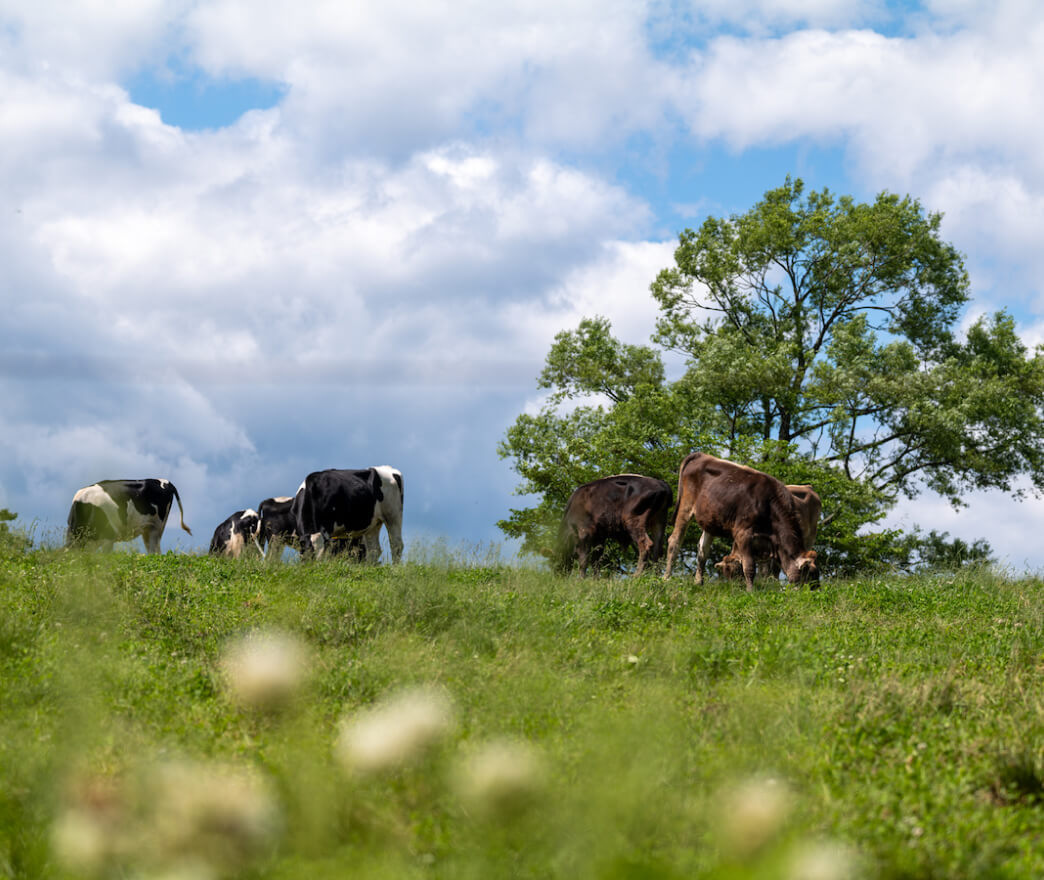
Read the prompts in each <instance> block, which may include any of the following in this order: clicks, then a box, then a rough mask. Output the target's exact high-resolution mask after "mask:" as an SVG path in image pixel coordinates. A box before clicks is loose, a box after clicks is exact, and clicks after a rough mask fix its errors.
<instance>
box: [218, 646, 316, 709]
mask: <svg viewBox="0 0 1044 880" xmlns="http://www.w3.org/2000/svg"><path fill="white" fill-rule="evenodd" d="M306 658H307V651H306V649H305V646H304V644H303V643H302V642H301V640H300V639H298V638H297V637H296V636H292V635H288V634H286V633H279V632H258V633H250V634H248V635H245V636H243V637H241V638H239V639H236V640H235V641H233V642H231V643H230V644H229V645H228V647H227V648H226V649H225V652H224V655H223V656H222V658H221V670H222V673H223V680H224V684H225V688H226V690H227V692H228V694H229V696H230V697H231V698H232V699H233V701H235V702H236V703H238V704H239V705H241V706H244V707H248V708H252V709H266V710H271V709H278V708H280V707H282V706H284V705H286V704H287V703H289V702H290V701H291V700H292V699H293V698H294V696H296V694H297V693H298V691H299V690H300V688H301V685H302V684H303V682H304V680H305V677H306V667H307V659H306Z"/></svg>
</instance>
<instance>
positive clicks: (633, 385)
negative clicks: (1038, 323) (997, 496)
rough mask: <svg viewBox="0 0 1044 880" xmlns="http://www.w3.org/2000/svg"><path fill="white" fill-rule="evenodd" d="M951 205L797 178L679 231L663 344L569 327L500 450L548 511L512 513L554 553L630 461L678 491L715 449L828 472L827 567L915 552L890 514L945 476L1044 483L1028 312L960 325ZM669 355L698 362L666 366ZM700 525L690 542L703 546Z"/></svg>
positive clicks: (590, 324) (970, 485) (600, 326)
mask: <svg viewBox="0 0 1044 880" xmlns="http://www.w3.org/2000/svg"><path fill="white" fill-rule="evenodd" d="M940 219H941V218H940V216H939V215H938V214H926V213H925V212H924V211H923V209H922V208H921V206H920V204H919V203H918V202H917V201H916V200H914V199H911V198H909V197H904V198H900V197H898V196H896V195H892V194H889V193H882V194H881V195H879V196H878V197H877V198H876V199H875V200H873V202H871V203H867V204H863V203H857V202H856V201H854V200H853V199H852V198H850V197H848V196H842V197H840V198H835V197H834V196H833V195H832V194H831V193H830V192H828V191H826V190H824V191H822V192H818V193H816V192H812V193H807V194H806V193H805V191H804V187H803V184H802V182H801V181H800V180H795V181H792V180H790V179H789V178H788V179H787V181H786V182H785V184H784V185H783V186H782V187H779V188H778V189H775V190H771V191H769V192H767V193H766V194H765V196H764V198H763V199H762V200H761V201H760V202H758V203H757V204H756V205H755V206H754V207H753V208H751V210H750V211H748V212H747V213H745V214H743V215H740V216H733V217H730V218H728V219H719V218H714V217H710V218H708V219H707V220H706V221H705V222H704V223H703V224H702V226H701V227H700V228H699V229H698V230H691V229H687V230H685V231H684V232H682V233H681V235H680V236H679V246H678V248H677V250H676V251H675V265H674V266H673V267H671V268H669V269H665V270H664V271H662V272H661V273H660V274H659V276H658V277H657V279H656V280H655V282H654V283H653V284H652V295H653V297H654V298H655V299H656V301H657V303H658V304H659V307H660V310H661V315H660V318H659V320H658V323H657V330H656V333H655V334H654V337H653V339H652V343H653V345H652V346H633V345H624V344H623V343H621V342H619V341H618V340H616V339H614V338H613V336H612V334H611V328H610V326H609V323H608V322H607V321H606V320H605V319H603V318H595V319H585V320H584V321H582V322H581V324H580V327H579V328H578V329H577V330H575V331H565V332H562V333H559V334H558V336H557V337H556V339H555V342H554V344H553V345H552V347H551V351H550V352H549V354H548V358H547V366H546V368H545V370H544V372H543V373H542V374H541V377H540V381H539V385H540V387H541V388H543V389H546V390H547V391H548V396H547V398H546V402H545V405H544V407H543V409H542V410H541V412H540V413H539V414H538V415H536V416H529V415H526V416H521V417H520V418H519V419H518V420H517V421H516V422H515V424H514V425H513V426H512V427H511V428H510V429H509V430H508V432H507V435H506V436H505V439H504V441H503V442H502V443H501V445H500V447H499V452H500V455H501V456H502V457H505V458H510V459H512V461H513V464H514V467H515V469H516V470H517V471H518V472H519V474H520V475H521V476H522V478H523V482H522V484H521V485H520V486H519V490H518V491H519V494H523V495H531V496H537V498H538V500H537V503H536V505H535V506H534V507H526V508H520V509H517V510H512V511H511V515H510V516H509V517H508V518H507V519H506V520H504V521H503V522H502V523H500V525H501V528H503V529H504V531H505V532H506V533H507V534H509V535H511V536H513V537H522V538H523V539H524V545H525V547H526V549H528V550H532V551H535V552H542V551H543V550H544V549H545V548H546V546H545V545H546V543H547V540H548V536H549V535H550V533H551V530H552V527H553V526H552V524H553V523H554V522H555V521H556V520H557V518H558V516H560V514H561V511H562V510H563V508H564V505H565V501H566V499H567V498H568V495H569V493H570V492H571V491H572V489H573V488H575V487H576V486H577V485H579V484H580V483H582V482H585V481H586V480H590V479H594V478H596V477H600V476H608V475H610V474H613V473H620V472H623V471H635V472H638V473H643V474H647V475H649V476H657V477H660V478H662V479H665V480H668V481H669V482H670V483H671V484H672V485H676V480H677V477H676V474H677V467H678V464H679V462H680V461H681V459H682V458H683V457H684V456H685V455H686V454H687V453H689V452H690V451H693V450H695V449H700V450H703V451H707V452H711V453H714V454H718V455H722V456H724V457H726V458H730V459H733V460H736V461H740V462H743V463H746V464H750V465H752V466H754V467H757V468H759V469H761V470H765V471H768V472H769V473H772V474H773V475H775V476H777V477H779V478H780V479H782V480H784V482H790V483H806V482H807V483H811V484H812V485H813V486H814V487H815V488H816V490H817V491H818V492H819V494H820V495H821V497H822V498H823V502H824V513H825V514H826V515H828V516H831V515H832V516H833V519H832V520H830V522H829V524H828V525H827V526H826V528H824V529H823V530H822V531H821V534H820V537H821V542H817V550H819V549H822V551H823V560H822V562H823V565H822V568H823V569H824V571H827V572H831V573H842V572H853V571H856V570H859V569H860V568H861V567H864V566H865V567H869V568H874V567H877V568H880V567H888V566H896V565H898V566H900V567H902V565H903V560H904V559H907V558H908V557H909V555H910V553H911V552H912V551H911V549H910V547H911V545H910V544H909V542H907V541H906V540H905V538H904V536H902V535H900V534H899V533H898V532H895V531H888V530H884V531H881V530H876V531H875V523H877V522H879V521H880V519H881V518H882V517H883V516H884V515H885V513H887V511H888V510H889V509H890V507H891V506H892V505H893V504H894V503H895V502H896V501H897V500H898V499H899V498H900V497H903V496H906V497H913V496H915V495H917V494H918V493H919V492H920V491H922V490H924V489H926V488H927V489H931V490H933V491H935V492H938V493H940V494H942V495H943V496H944V497H946V498H948V499H949V500H950V501H951V502H952V503H953V504H955V505H958V504H960V503H961V498H962V496H963V495H964V494H965V493H966V492H968V491H970V490H974V489H987V488H999V489H1002V490H1004V491H1008V492H1012V493H1015V494H1019V493H1020V492H1021V491H1022V484H1019V483H1017V482H1016V481H1017V480H1018V479H1019V478H1022V477H1028V481H1029V484H1030V485H1031V486H1032V489H1033V491H1041V490H1044V416H1042V411H1044V357H1042V356H1041V354H1040V352H1039V351H1038V352H1034V353H1032V354H1031V353H1030V352H1028V351H1027V349H1026V347H1025V346H1024V345H1023V344H1022V342H1021V340H1020V339H1019V337H1018V334H1017V332H1016V330H1015V325H1014V321H1013V320H1012V318H1011V317H1010V316H1009V315H1007V314H1005V313H1003V312H1001V313H997V314H995V315H993V316H984V317H982V318H980V319H978V320H977V321H976V322H975V323H974V324H973V325H972V326H971V328H970V329H969V330H968V332H967V334H966V337H965V338H964V339H960V338H958V336H957V335H956V333H955V327H956V322H957V320H958V318H959V317H960V315H961V310H962V309H963V308H964V307H965V306H966V305H967V302H968V278H967V273H966V272H965V269H964V266H963V262H962V260H961V256H960V254H958V253H957V252H956V251H955V250H954V248H953V247H952V246H951V245H949V244H947V243H945V242H943V241H942V240H941V239H940V238H939V225H940ZM659 349H666V350H672V351H675V352H678V353H681V354H682V355H684V356H685V359H686V363H687V369H686V371H685V372H684V374H683V375H681V376H680V377H678V378H677V379H675V380H673V381H668V380H667V379H666V378H665V371H664V367H663V360H662V357H661V355H660V350H659ZM694 539H695V538H693V540H694Z"/></svg>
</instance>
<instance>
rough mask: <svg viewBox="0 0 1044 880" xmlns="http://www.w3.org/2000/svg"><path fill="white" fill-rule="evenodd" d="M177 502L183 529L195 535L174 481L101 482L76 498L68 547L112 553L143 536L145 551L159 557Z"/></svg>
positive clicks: (68, 533)
mask: <svg viewBox="0 0 1044 880" xmlns="http://www.w3.org/2000/svg"><path fill="white" fill-rule="evenodd" d="M175 499H176V500H177V502H178V512H179V514H180V517H181V527H182V528H183V529H184V530H185V531H186V532H188V533H189V534H190V535H191V534H192V530H191V529H189V527H188V526H187V525H185V511H184V510H183V509H182V507H181V496H180V495H178V490H177V489H176V488H175V487H174V484H173V483H172V482H171V481H170V480H152V479H149V480H101V481H100V482H97V483H94V484H93V485H91V486H84V487H83V488H82V489H80V490H79V491H78V492H77V493H76V494H75V495H74V496H73V501H72V507H71V508H70V510H69V527H68V529H67V530H66V532H65V545H66V546H67V547H71V546H80V547H83V546H87V545H90V544H93V545H95V546H98V547H102V548H104V549H106V550H111V549H112V545H113V544H114V543H115V542H116V541H133V540H134V539H135V538H137V537H138V535H141V537H142V540H143V541H144V542H145V549H146V550H147V551H148V552H149V553H159V552H160V538H162V537H163V528H164V526H166V524H167V515H168V514H169V513H170V508H171V505H172V504H173V502H174V500H175Z"/></svg>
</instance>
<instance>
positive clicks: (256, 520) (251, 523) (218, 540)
mask: <svg viewBox="0 0 1044 880" xmlns="http://www.w3.org/2000/svg"><path fill="white" fill-rule="evenodd" d="M260 532H261V517H260V516H258V515H257V511H256V510H251V509H250V508H247V509H246V510H237V511H236V512H235V513H233V514H232V515H231V516H230V517H229V518H228V519H226V520H225V521H224V522H222V523H221V524H220V525H219V526H218V527H217V528H216V529H214V537H213V538H211V539H210V554H211V555H212V556H231V557H232V558H233V559H239V557H240V556H242V555H243V552H244V551H246V550H249V549H250V545H251V544H253V546H254V547H256V548H257V552H258V553H260V554H261V555H262V556H264V555H265V551H264V550H262V549H261V543H260V542H259V541H258V535H259V534H260Z"/></svg>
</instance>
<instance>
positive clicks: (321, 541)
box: [307, 532, 330, 559]
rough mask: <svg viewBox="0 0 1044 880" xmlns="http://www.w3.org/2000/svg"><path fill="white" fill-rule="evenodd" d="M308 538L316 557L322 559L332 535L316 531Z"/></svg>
mask: <svg viewBox="0 0 1044 880" xmlns="http://www.w3.org/2000/svg"><path fill="white" fill-rule="evenodd" d="M307 540H308V543H309V545H310V546H311V548H312V553H313V555H314V556H315V558H316V559H322V558H323V553H324V551H325V550H326V545H327V544H329V543H330V536H329V535H326V534H324V533H323V532H316V533H315V534H314V535H309V536H308V539H307Z"/></svg>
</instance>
